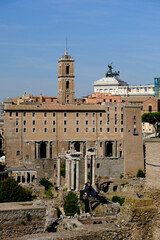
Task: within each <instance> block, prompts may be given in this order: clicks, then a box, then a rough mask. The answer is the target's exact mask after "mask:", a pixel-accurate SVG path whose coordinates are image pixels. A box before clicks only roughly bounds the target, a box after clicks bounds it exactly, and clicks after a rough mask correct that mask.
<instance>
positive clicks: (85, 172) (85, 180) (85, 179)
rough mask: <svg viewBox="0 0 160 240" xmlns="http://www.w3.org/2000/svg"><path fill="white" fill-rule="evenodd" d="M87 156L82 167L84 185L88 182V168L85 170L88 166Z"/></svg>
mask: <svg viewBox="0 0 160 240" xmlns="http://www.w3.org/2000/svg"><path fill="white" fill-rule="evenodd" d="M87 159H88V158H87V155H85V159H84V161H85V163H84V164H85V167H84V183H87V182H88V176H87V175H88V168H87V166H88V163H87Z"/></svg>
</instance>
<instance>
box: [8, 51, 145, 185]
mask: <svg viewBox="0 0 160 240" xmlns="http://www.w3.org/2000/svg"><path fill="white" fill-rule="evenodd" d="M65 71H66V72H65ZM58 77H59V78H58V79H59V80H58V81H59V90H58V101H59V103H41V104H40V103H21V104H19V105H17V104H11V103H10V102H8V104H7V103H6V104H5V103H4V115H5V116H4V122H5V125H4V128H5V152H6V166H7V168H9V169H20V170H22V169H30V170H35V171H37V177H38V179H40V178H42V177H49V178H53V179H56V178H57V177H58V176H59V174H60V163H58V161H60V162H62V161H65V160H66V154H72V155H73V154H75V153H77V156H76V155H74V156H72V158H73V159H71V160H73V161H74V164H72V166H70V167H71V169H72V175H73V178H72V179H70V180H71V181H74V184H73V182H72V188H73V189H77V186H78V188H82V187H83V185H84V183H85V182H86V181H87V179H86V171H87V173H88V172H89V171H91V172H92V175H93V176H92V178H93V180H94V178H95V177H96V176H97V177H98V176H102V177H112V178H119V176H120V173H124V174H125V175H127V176H135V175H136V173H137V170H138V169H139V168H142V169H143V151H142V149H143V143H142V127H141V109H140V106H139V105H135V104H131V103H130V104H128V103H125V102H106V103H102V104H76V103H74V59H73V58H71V57H70V56H68V54H67V52H66V53H65V56H63V57H62V58H60V59H59V75H58ZM93 151H94V156H95V157H94V159H93V158H92V156H93V155H92V154H91V153H92V152H93ZM89 152H90V154H88V153H89ZM78 154H79V155H78ZM87 154H88V157H87V160H86V161H87V162H86V161H85V156H86V155H87ZM76 157H77V158H76ZM77 159H78V160H79V161H78V164H77V165H76V164H75V161H76V160H77ZM57 166H58V167H57ZM86 168H87V170H86ZM68 171H70V170H68ZM68 174H69V176H70V175H71V172H68ZM57 175H58V176H57ZM76 177H78V179H79V180H78V183H75V182H76V179H75V178H76ZM66 181H67V180H66ZM77 184H78V185H77ZM76 185H77V186H76Z"/></svg>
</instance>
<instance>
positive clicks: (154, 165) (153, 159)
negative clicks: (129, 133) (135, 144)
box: [145, 138, 160, 189]
mask: <svg viewBox="0 0 160 240" xmlns="http://www.w3.org/2000/svg"><path fill="white" fill-rule="evenodd" d="M145 149H146V186H148V187H154V188H157V189H159V188H160V181H159V176H160V151H159V149H160V138H151V139H147V140H145Z"/></svg>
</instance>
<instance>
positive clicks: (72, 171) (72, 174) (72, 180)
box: [71, 160, 75, 189]
mask: <svg viewBox="0 0 160 240" xmlns="http://www.w3.org/2000/svg"><path fill="white" fill-rule="evenodd" d="M74 164H75V163H74V160H71V189H74Z"/></svg>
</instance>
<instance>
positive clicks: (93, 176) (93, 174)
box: [92, 155, 95, 185]
mask: <svg viewBox="0 0 160 240" xmlns="http://www.w3.org/2000/svg"><path fill="white" fill-rule="evenodd" d="M92 185H95V155H92Z"/></svg>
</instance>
